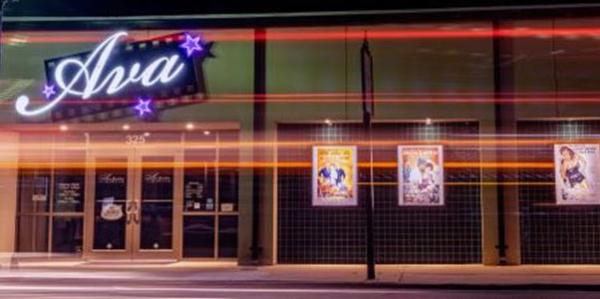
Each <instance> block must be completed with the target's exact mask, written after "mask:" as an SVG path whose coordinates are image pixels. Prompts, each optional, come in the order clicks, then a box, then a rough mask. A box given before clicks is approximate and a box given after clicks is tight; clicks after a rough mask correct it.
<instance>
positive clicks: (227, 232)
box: [219, 216, 238, 258]
mask: <svg viewBox="0 0 600 299" xmlns="http://www.w3.org/2000/svg"><path fill="white" fill-rule="evenodd" d="M237 231H238V217H237V216H220V217H219V257H222V258H233V257H237Z"/></svg>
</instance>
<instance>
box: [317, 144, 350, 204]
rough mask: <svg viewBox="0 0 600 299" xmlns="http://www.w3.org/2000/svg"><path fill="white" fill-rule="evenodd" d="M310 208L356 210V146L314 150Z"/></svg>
mask: <svg viewBox="0 0 600 299" xmlns="http://www.w3.org/2000/svg"><path fill="white" fill-rule="evenodd" d="M312 167H313V175H312V178H313V179H312V181H313V188H312V189H313V190H312V191H313V200H312V204H313V206H356V205H357V204H358V200H357V194H356V193H357V190H356V189H357V178H356V177H357V170H356V147H355V146H315V147H313V161H312Z"/></svg>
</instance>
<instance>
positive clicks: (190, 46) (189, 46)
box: [179, 33, 203, 57]
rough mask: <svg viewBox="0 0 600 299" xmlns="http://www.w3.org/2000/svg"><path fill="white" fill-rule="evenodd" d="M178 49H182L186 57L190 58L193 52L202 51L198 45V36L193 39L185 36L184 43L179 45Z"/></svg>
mask: <svg viewBox="0 0 600 299" xmlns="http://www.w3.org/2000/svg"><path fill="white" fill-rule="evenodd" d="M179 47H181V48H184V49H185V52H186V54H187V56H188V57H190V56H192V54H194V52H195V51H198V52H200V51H202V50H203V48H202V46H201V45H200V36H196V37H193V36H191V35H190V34H188V33H186V34H185V41H184V42H183V43H181V45H179Z"/></svg>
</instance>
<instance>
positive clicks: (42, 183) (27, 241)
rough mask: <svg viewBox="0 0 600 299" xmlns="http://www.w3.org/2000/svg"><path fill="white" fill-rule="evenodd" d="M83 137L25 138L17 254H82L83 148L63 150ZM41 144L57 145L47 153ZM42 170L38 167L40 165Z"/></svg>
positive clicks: (27, 136)
mask: <svg viewBox="0 0 600 299" xmlns="http://www.w3.org/2000/svg"><path fill="white" fill-rule="evenodd" d="M82 137H83V136H82V135H68V134H67V135H65V136H57V135H52V134H44V135H37V134H26V135H24V136H23V137H22V140H23V143H24V145H25V146H24V147H25V148H26V149H25V150H24V154H23V155H22V160H21V163H23V165H24V167H23V168H22V169H21V170H20V171H19V182H18V183H19V188H18V190H19V200H18V207H19V208H18V221H17V227H18V233H17V234H18V244H17V250H18V251H19V252H55V253H67V254H80V253H81V252H82V247H83V212H84V198H85V170H84V168H83V167H81V165H79V163H81V161H84V159H83V157H84V156H85V153H84V152H83V151H81V150H73V149H69V150H65V148H67V147H69V145H72V144H73V143H77V142H81V141H82V139H83V138H82ZM41 142H46V143H48V144H53V145H54V147H55V148H54V149H53V150H48V149H47V148H44V147H42V146H39V145H38V144H40V143H41ZM36 166H38V167H39V168H38V167H36ZM44 166H45V167H44Z"/></svg>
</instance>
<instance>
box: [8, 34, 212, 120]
mask: <svg viewBox="0 0 600 299" xmlns="http://www.w3.org/2000/svg"><path fill="white" fill-rule="evenodd" d="M127 37H128V33H127V32H124V31H120V32H116V33H115V34H113V35H111V36H109V37H108V38H106V39H105V40H104V41H102V42H101V43H100V44H98V46H96V48H95V49H94V50H92V51H90V52H85V53H79V54H75V55H70V56H67V57H60V58H54V59H49V60H46V61H45V65H46V79H47V82H46V84H44V87H43V90H42V94H43V96H44V97H45V99H46V101H45V102H42V103H40V104H39V105H38V104H34V103H33V102H32V101H31V100H30V98H29V96H27V95H21V96H20V97H18V98H17V101H16V104H15V108H16V110H17V112H18V113H19V114H21V115H23V116H35V115H40V114H44V113H48V112H53V113H54V112H55V110H56V109H55V108H57V107H58V106H60V104H61V102H71V103H73V104H76V102H79V101H81V100H84V101H89V100H97V101H89V102H88V103H90V104H92V103H94V105H96V109H87V111H91V112H94V111H95V112H100V111H105V110H106V109H103V108H100V109H98V108H97V106H98V105H97V104H98V103H102V102H104V103H106V102H107V101H105V100H110V103H111V105H108V106H107V105H104V106H105V107H104V108H107V107H110V108H115V107H119V106H121V107H122V106H123V105H124V104H123V103H126V105H127V106H128V107H129V108H130V110H131V113H128V114H129V115H138V116H140V117H144V116H145V115H147V114H152V107H153V106H154V105H153V102H152V99H166V98H175V97H181V96H184V95H191V94H196V93H200V92H203V90H202V89H203V84H202V83H201V82H199V81H200V80H203V78H202V76H201V75H198V73H199V71H198V70H197V68H196V65H197V63H195V62H196V61H197V59H198V58H200V59H201V58H204V57H207V56H209V54H210V53H209V50H210V49H209V48H210V45H211V44H210V43H203V42H202V41H201V39H200V37H199V36H192V35H190V34H187V33H179V34H173V35H169V36H165V37H161V38H156V39H151V40H147V41H141V42H124V41H126V39H127ZM132 101H133V102H134V105H131V102H132ZM73 106H75V105H73ZM76 106H83V105H76ZM81 111H83V110H81V109H80V111H77V112H76V113H73V112H71V114H77V115H79V114H82V113H81Z"/></svg>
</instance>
